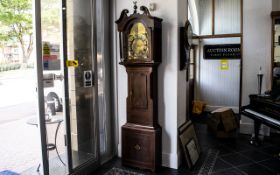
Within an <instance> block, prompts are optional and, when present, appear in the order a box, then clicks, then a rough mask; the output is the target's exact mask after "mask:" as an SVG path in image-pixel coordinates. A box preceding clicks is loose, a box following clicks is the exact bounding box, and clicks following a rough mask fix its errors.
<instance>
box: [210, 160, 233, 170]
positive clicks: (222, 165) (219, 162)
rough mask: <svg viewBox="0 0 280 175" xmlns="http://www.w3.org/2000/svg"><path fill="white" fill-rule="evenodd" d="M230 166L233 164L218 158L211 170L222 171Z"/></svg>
mask: <svg viewBox="0 0 280 175" xmlns="http://www.w3.org/2000/svg"><path fill="white" fill-rule="evenodd" d="M230 168H233V166H232V165H230V164H228V163H226V162H225V161H223V160H222V159H220V158H218V159H217V161H216V163H215V166H214V168H213V170H212V172H217V171H222V170H226V169H230Z"/></svg>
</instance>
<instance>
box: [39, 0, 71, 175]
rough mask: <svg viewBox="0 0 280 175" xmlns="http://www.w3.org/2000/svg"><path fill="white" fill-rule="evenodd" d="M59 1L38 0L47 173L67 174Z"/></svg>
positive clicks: (54, 174)
mask: <svg viewBox="0 0 280 175" xmlns="http://www.w3.org/2000/svg"><path fill="white" fill-rule="evenodd" d="M61 3H62V2H61V1H57V0H41V27H42V52H43V53H42V55H43V56H42V62H43V86H44V101H45V120H46V121H45V127H46V138H47V152H48V160H49V174H53V175H64V174H67V172H68V168H67V156H66V155H67V148H66V146H65V141H64V135H65V118H64V110H63V105H62V104H63V101H62V99H64V80H63V69H62V67H63V66H62V65H63V59H62V58H63V57H62V49H61V48H62V47H63V45H62V29H61V26H62V21H61V19H62V18H61Z"/></svg>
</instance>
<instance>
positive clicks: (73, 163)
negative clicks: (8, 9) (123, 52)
mask: <svg viewBox="0 0 280 175" xmlns="http://www.w3.org/2000/svg"><path fill="white" fill-rule="evenodd" d="M93 2H94V1H91V0H90V1H89V0H79V1H77V0H67V1H66V0H61V1H57V0H41V1H37V0H34V1H33V4H34V7H35V8H34V14H35V15H34V27H35V30H36V31H35V33H36V35H35V37H36V40H35V48H36V57H37V62H36V65H37V69H36V70H37V76H38V78H37V87H38V88H37V89H38V104H39V114H40V119H39V121H38V122H37V121H34V123H36V122H37V124H38V125H39V128H40V131H41V144H42V163H41V164H40V165H38V167H37V169H36V171H37V172H38V173H39V172H41V173H42V172H43V173H44V174H53V175H60V174H61V175H64V174H71V173H73V172H79V171H85V170H86V169H87V167H91V168H93V167H95V166H96V165H98V163H99V162H98V160H99V156H98V149H97V148H98V146H97V145H98V137H97V115H98V114H97V112H96V111H97V97H96V94H97V93H96V92H97V86H95V85H96V84H97V83H96V82H97V81H96V78H95V76H93V75H94V73H95V70H96V69H95V67H96V64H95V60H96V55H97V54H96V49H95V46H96V44H95V36H94V33H95V31H94V30H95V28H94V24H95V20H94V14H95V13H94V9H95V8H94V3H93Z"/></svg>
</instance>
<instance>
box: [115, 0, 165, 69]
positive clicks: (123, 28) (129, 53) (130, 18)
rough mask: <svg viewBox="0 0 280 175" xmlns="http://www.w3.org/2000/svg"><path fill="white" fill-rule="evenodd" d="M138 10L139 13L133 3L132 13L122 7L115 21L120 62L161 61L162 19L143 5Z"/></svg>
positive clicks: (154, 62)
mask: <svg viewBox="0 0 280 175" xmlns="http://www.w3.org/2000/svg"><path fill="white" fill-rule="evenodd" d="M140 11H141V12H142V13H141V14H140V13H138V12H137V5H136V4H134V13H132V14H130V15H129V14H128V13H129V11H128V10H127V9H124V10H123V11H122V12H121V15H120V18H119V19H118V20H117V21H116V24H117V26H118V27H117V29H118V32H119V43H120V56H121V63H122V64H124V63H129V64H141V63H145V65H147V63H150V64H156V63H160V62H161V27H162V24H161V22H162V19H160V18H157V17H154V16H152V15H151V14H150V12H149V10H148V8H147V7H145V6H141V7H140ZM126 65H127V64H126Z"/></svg>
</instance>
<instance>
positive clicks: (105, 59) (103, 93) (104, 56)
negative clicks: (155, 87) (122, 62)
mask: <svg viewBox="0 0 280 175" xmlns="http://www.w3.org/2000/svg"><path fill="white" fill-rule="evenodd" d="M108 4H109V3H108V0H97V1H96V32H97V35H96V40H97V43H96V48H97V70H98V71H97V79H98V117H99V126H98V128H99V143H100V144H99V150H100V162H105V161H107V160H109V159H111V157H112V156H113V154H114V150H115V148H114V147H113V146H112V145H114V137H112V134H111V133H112V132H111V131H112V129H113V128H112V115H111V102H112V100H111V98H112V95H111V94H110V90H111V87H112V84H111V81H110V80H111V79H110V72H111V64H112V60H111V57H110V54H109V53H110V50H109V49H110V48H108V45H110V40H109V36H108V35H107V33H108V32H109V30H110V28H109V26H108V25H109V23H108V22H104V21H108V20H109V14H110V13H109V10H108V8H105V7H108Z"/></svg>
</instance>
